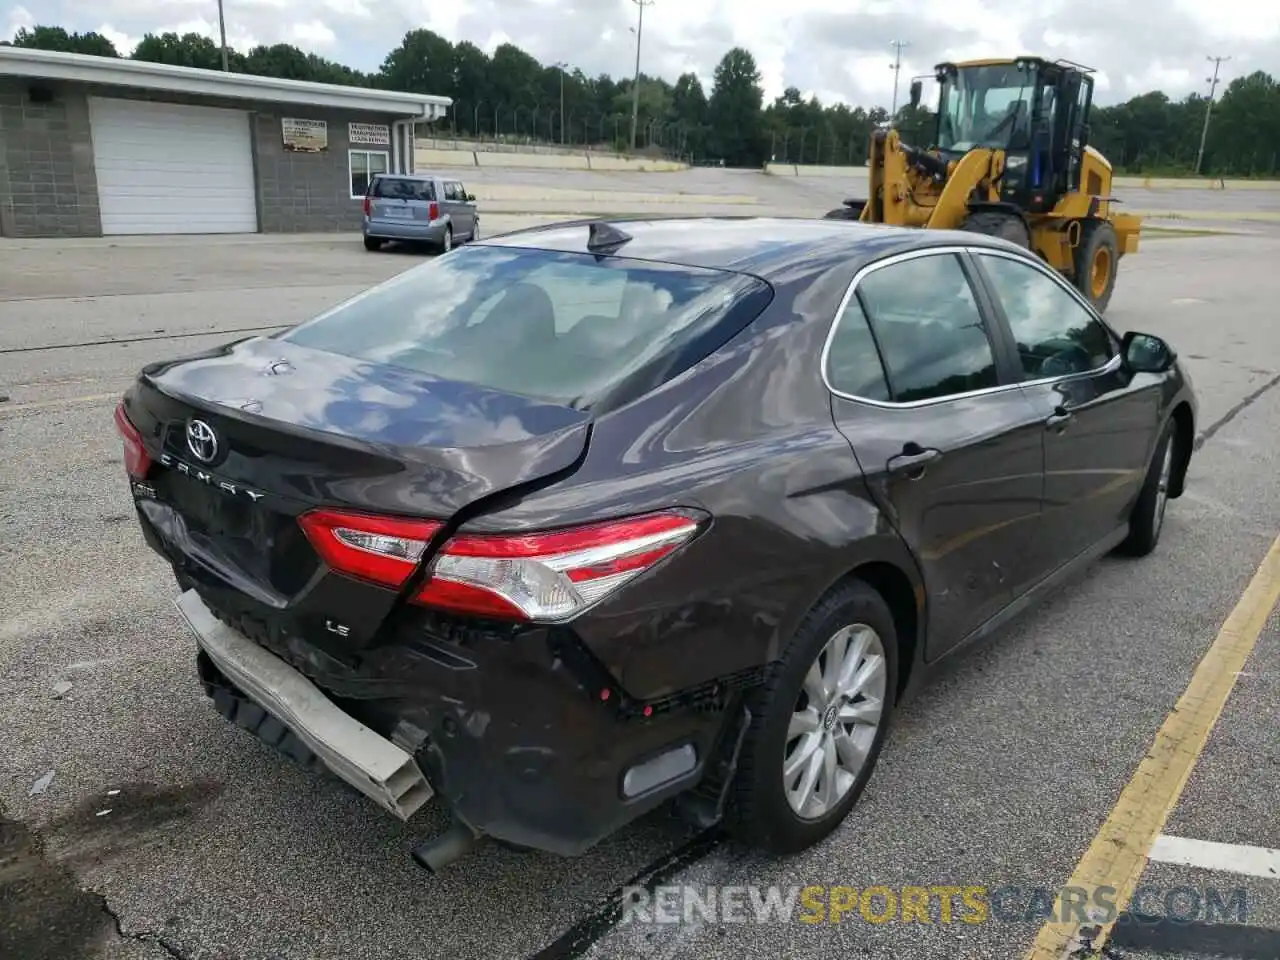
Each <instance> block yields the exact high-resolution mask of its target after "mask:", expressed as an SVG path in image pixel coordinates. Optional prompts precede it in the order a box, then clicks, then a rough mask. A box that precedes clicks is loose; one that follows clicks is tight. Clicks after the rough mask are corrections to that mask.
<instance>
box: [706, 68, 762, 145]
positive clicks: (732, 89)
mask: <svg viewBox="0 0 1280 960" xmlns="http://www.w3.org/2000/svg"><path fill="white" fill-rule="evenodd" d="M763 102H764V91H763V89H761V87H760V70H759V68H758V67H757V66H756V59H755V57H753V56H752V55H751V54H750V52H749V51H747V50H744V49H743V48H742V47H734V48H733V49H732V50H730V51H729V52H728V53H726V54H725V55H724V57H723V58H722V59H721V60H720V63H719V64H718V65H717V66H716V70H715V83H714V84H713V86H712V88H711V99H710V100H709V101H708V103H707V116H708V120H709V124H710V128H711V131H710V132H711V144H712V146H711V149H712V152H713V153H715V154H717V155H718V156H719V157H720V158H721V159H723V160H724V162H725V163H726V164H728V165H730V166H744V167H745V166H757V165H759V164H760V163H761V162H762V161H763V160H764V158H765V155H766V152H767V144H766V143H765V139H764V122H763V120H764V118H763V116H762V115H761V106H762V104H763Z"/></svg>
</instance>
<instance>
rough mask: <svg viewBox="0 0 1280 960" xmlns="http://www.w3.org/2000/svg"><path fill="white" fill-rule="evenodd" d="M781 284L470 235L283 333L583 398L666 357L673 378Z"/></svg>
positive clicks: (528, 392)
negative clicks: (479, 241) (496, 243)
mask: <svg viewBox="0 0 1280 960" xmlns="http://www.w3.org/2000/svg"><path fill="white" fill-rule="evenodd" d="M768 294H769V287H768V285H767V284H765V283H764V282H763V281H761V280H757V279H754V278H751V277H746V276H743V275H741V274H735V273H728V272H724V271H719V270H705V269H699V268H694V267H685V266H673V265H669V264H665V263H650V262H646V261H639V260H628V259H623V258H612V257H602V258H597V257H595V256H592V255H589V254H579V253H560V252H554V251H547V250H528V249H513V248H506V247H486V246H467V247H461V248H459V249H457V250H454V251H453V252H452V253H450V254H447V255H444V256H440V257H438V258H436V259H434V260H431V261H428V262H427V263H425V264H422V265H421V266H418V267H415V268H413V269H411V270H408V271H406V272H405V273H402V274H400V275H399V276H398V277H395V278H394V279H392V280H389V281H387V282H386V283H383V284H381V285H379V286H377V287H374V288H373V289H372V290H369V291H367V292H366V293H363V294H361V295H359V296H357V297H356V298H355V299H353V300H349V301H347V302H346V303H343V304H340V305H339V306H337V307H335V308H334V309H332V310H330V311H329V312H328V313H325V314H322V315H321V316H319V317H317V318H316V319H315V320H312V321H310V322H308V323H305V324H303V325H301V326H298V327H295V328H293V329H292V330H289V331H286V332H285V333H283V334H281V335H280V336H281V338H282V339H284V340H288V341H290V342H292V343H297V344H300V345H302V346H307V347H312V348H315V349H318V350H325V351H328V352H330V353H337V354H342V355H344V356H348V357H353V358H356V359H359V360H366V361H370V362H375V363H386V364H393V365H395V366H399V367H405V368H408V369H411V370H415V371H419V372H421V373H426V374H430V375H433V376H438V377H442V378H448V379H452V380H462V381H466V382H469V383H475V384H479V385H482V386H485V387H490V388H494V389H498V390H505V391H510V392H512V393H519V394H523V395H525V396H530V397H537V398H541V399H545V400H550V401H553V402H557V403H566V404H571V405H574V406H580V407H581V406H589V405H590V404H591V402H592V400H593V399H594V398H598V397H600V396H602V395H604V394H606V393H608V392H609V391H610V390H612V389H613V388H614V387H616V386H617V385H618V384H619V383H621V382H623V381H624V380H627V379H628V378H632V377H641V378H643V377H648V376H650V375H651V373H652V371H653V370H654V369H655V367H657V368H662V369H663V373H662V374H661V376H659V377H658V381H659V382H660V381H661V379H662V378H663V377H665V376H669V375H673V374H674V373H675V372H676V370H675V369H673V358H683V359H682V360H681V361H680V369H683V368H684V366H687V364H688V363H691V362H696V360H698V359H701V356H705V355H706V353H707V352H708V351H709V350H712V349H715V348H716V347H717V346H718V345H719V343H720V342H723V339H724V337H725V331H724V328H725V327H726V324H725V323H722V321H725V320H726V319H727V318H729V317H730V315H731V314H732V316H733V318H735V319H734V320H730V321H729V324H728V326H732V325H733V323H734V322H735V321H736V322H738V323H739V325H741V324H745V323H746V322H748V320H749V319H750V317H747V318H746V319H743V318H742V313H743V312H742V311H735V310H734V307H735V305H737V304H740V303H742V302H743V300H744V298H746V297H748V295H752V296H751V302H752V303H755V302H756V300H757V297H761V296H763V297H765V298H766V299H764V300H763V302H762V303H761V305H763V303H767V302H768V300H767V296H768ZM747 309H748V310H749V309H750V307H749V306H748V308H747ZM736 332H737V331H736V330H730V331H729V333H728V335H732V334H733V333H736ZM629 382H630V381H629Z"/></svg>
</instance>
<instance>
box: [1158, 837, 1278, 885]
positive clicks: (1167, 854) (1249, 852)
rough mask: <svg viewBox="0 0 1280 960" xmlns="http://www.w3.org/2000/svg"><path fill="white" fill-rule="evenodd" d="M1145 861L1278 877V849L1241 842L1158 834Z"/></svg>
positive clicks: (1271, 877) (1247, 874) (1246, 874)
mask: <svg viewBox="0 0 1280 960" xmlns="http://www.w3.org/2000/svg"><path fill="white" fill-rule="evenodd" d="M1147 859H1148V860H1153V861H1156V862H1158V863H1173V864H1177V865H1179V866H1183V867H1199V868H1201V869H1203V870H1220V871H1222V872H1224V873H1238V874H1240V875H1241V876H1247V877H1264V878H1266V879H1268V880H1280V850H1272V849H1271V848H1269V847H1250V846H1246V845H1244V844H1240V843H1214V842H1212V841H1209V840H1191V839H1189V838H1187V837H1170V836H1166V835H1165V834H1161V835H1160V836H1158V837H1156V842H1155V843H1153V844H1152V845H1151V853H1149V854H1148V855H1147Z"/></svg>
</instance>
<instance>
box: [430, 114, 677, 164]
mask: <svg viewBox="0 0 1280 960" xmlns="http://www.w3.org/2000/svg"><path fill="white" fill-rule="evenodd" d="M431 132H432V134H433V135H434V136H437V137H452V138H455V139H469V140H475V141H479V142H489V143H496V144H511V145H519V144H524V145H530V146H548V147H550V146H562V147H576V148H578V149H597V150H608V151H614V150H629V148H630V146H631V117H630V115H623V114H618V113H615V114H608V115H605V114H598V113H590V114H589V113H585V112H575V111H573V110H566V111H565V112H564V113H563V114H562V113H561V112H560V109H559V107H557V106H554V105H549V104H548V105H543V104H537V105H534V106H532V107H509V106H506V105H504V104H500V103H491V102H487V101H484V100H480V101H474V102H470V103H468V102H466V101H461V100H460V101H457V102H456V103H454V105H453V106H452V107H451V108H450V110H449V113H448V115H447V116H446V117H445V119H444V120H443V121H441V122H439V123H436V124H433V125H432V127H431ZM688 144H689V135H688V130H687V129H686V127H685V125H684V124H681V123H672V122H667V121H663V120H656V119H654V120H649V119H645V118H643V117H642V118H641V119H640V122H639V123H638V124H637V126H636V152H637V153H646V154H655V155H661V156H667V157H679V156H683V155H684V154H685V153H686V152H687V150H688Z"/></svg>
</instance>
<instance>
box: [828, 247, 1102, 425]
mask: <svg viewBox="0 0 1280 960" xmlns="http://www.w3.org/2000/svg"><path fill="white" fill-rule="evenodd" d="M966 253H968V254H979V253H987V254H991V255H992V256H997V257H1003V258H1004V259H1006V260H1013V261H1014V262H1016V263H1023V264H1026V265H1027V266H1028V267H1030V268H1031V269H1033V270H1038V271H1039V272H1040V273H1042V274H1043V275H1045V276H1047V277H1049V278H1050V279H1051V280H1053V281H1054V282H1055V283H1057V284H1058V286H1060V287H1062V288H1063V289H1064V290H1066V291H1067V292H1068V293H1070V294H1071V295H1072V296H1073V297H1074V299H1075V301H1076V302H1077V303H1079V304H1080V305H1081V306H1082V307H1084V308H1085V310H1086V311H1087V312H1088V314H1089V316H1090V317H1092V318H1093V319H1095V320H1097V321H1098V322H1099V323H1101V324H1102V326H1103V329H1105V330H1106V331H1107V333H1108V335H1110V336H1111V337H1112V338H1113V339H1115V331H1113V330H1112V329H1111V327H1109V326H1108V325H1107V323H1106V322H1105V321H1104V320H1103V319H1102V317H1101V316H1099V314H1098V312H1097V311H1096V310H1094V309H1093V306H1092V304H1090V303H1088V302H1087V301H1086V300H1085V299H1084V298H1083V296H1081V294H1080V292H1079V291H1078V290H1076V289H1075V288H1074V287H1072V286H1071V285H1070V284H1068V283H1067V282H1066V280H1065V279H1064V278H1063V277H1062V276H1061V275H1060V274H1059V273H1058V272H1057V271H1056V270H1054V269H1053V268H1052V267H1048V266H1046V265H1044V264H1043V263H1041V262H1040V261H1039V260H1033V259H1031V258H1029V257H1026V256H1023V255H1022V254H1018V253H1011V252H1009V251H1007V250H999V249H996V248H994V247H985V246H978V247H975V246H964V245H961V244H950V245H946V246H937V247H924V248H921V249H919V250H908V251H906V252H905V253H895V254H893V255H892V256H889V257H885V258H884V259H883V260H877V261H875V262H874V263H868V264H866V265H865V266H863V267H860V268H859V269H858V272H857V273H855V274H854V275H853V279H852V280H850V281H849V286H848V289H846V290H845V292H844V296H842V297H841V298H840V303H839V304H838V305H837V307H836V315H835V317H834V318H833V319H832V321H831V326H830V328H829V329H828V330H827V337H826V339H825V340H824V341H823V344H822V354H821V357H820V358H819V372H820V373H821V376H822V385H823V386H824V387H826V388H827V392H828V393H830V394H832V395H833V396H837V397H840V398H842V399H844V400H852V401H853V402H854V403H862V404H866V405H868V406H872V407H880V408H882V409H887V410H909V409H912V408H916V407H928V406H933V405H934V404H938V403H950V402H952V401H954V400H966V399H968V398H970V397H983V396H990V395H993V394H998V393H1008V392H1009V391H1011V390H1018V389H1020V388H1022V387H1031V386H1037V385H1040V384H1046V383H1059V382H1066V381H1071V380H1079V379H1082V378H1084V377H1094V376H1097V375H1099V374H1101V373H1109V372H1112V371H1113V370H1116V369H1119V367H1120V364H1121V361H1122V358H1121V356H1120V354H1119V353H1118V352H1117V353H1116V355H1115V356H1114V357H1112V358H1111V359H1110V360H1108V361H1107V362H1106V363H1105V364H1104V365H1103V366H1101V367H1098V368H1096V369H1094V370H1086V371H1084V372H1082V373H1069V374H1063V375H1062V376H1058V377H1043V378H1041V379H1038V380H1020V381H1019V382H1017V383H1002V384H998V385H997V386H994V387H982V388H981V389H979V390H965V391H964V392H962V393H949V394H947V395H946V396H945V397H929V398H927V399H924V400H905V401H901V402H899V401H893V400H873V399H871V398H870V397H860V396H858V395H857V394H853V393H847V392H845V391H844V390H838V389H836V388H835V387H834V386H832V384H831V378H830V376H829V375H828V372H827V367H828V362H829V359H830V353H831V343H832V341H833V340H835V336H836V331H837V330H838V329H839V327H840V320H841V318H842V317H843V316H844V312H845V310H847V309H848V307H849V301H851V300H852V299H853V297H854V295H855V294H856V293H857V290H858V284H859V283H861V282H862V280H863V279H865V278H866V277H867V276H868V275H869V274H872V273H874V272H875V271H877V270H882V269H884V268H885V267H892V266H895V265H897V264H899V263H906V262H908V261H910V260H916V259H918V258H920V257H930V256H943V255H951V256H959V255H962V254H966ZM965 279H966V280H968V277H967V276H966V278H965ZM977 300H978V297H977V295H976V292H975V295H974V302H975V303H977ZM978 311H979V313H981V312H982V307H981V305H980V304H979V305H978ZM865 319H866V322H867V324H868V325H870V323H871V318H870V317H865ZM990 319H991V318H989V317H985V316H984V317H983V320H984V321H987V320H990ZM873 332H874V331H873ZM983 332H984V333H986V335H987V340H988V342H990V339H991V332H990V331H988V330H985V329H984V331H983ZM991 349H992V354H993V355H994V354H995V353H996V348H995V344H992V345H991ZM996 361H997V364H998V363H999V358H998V357H997V358H996ZM884 376H885V381H886V385H888V377H889V371H888V370H884Z"/></svg>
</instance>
